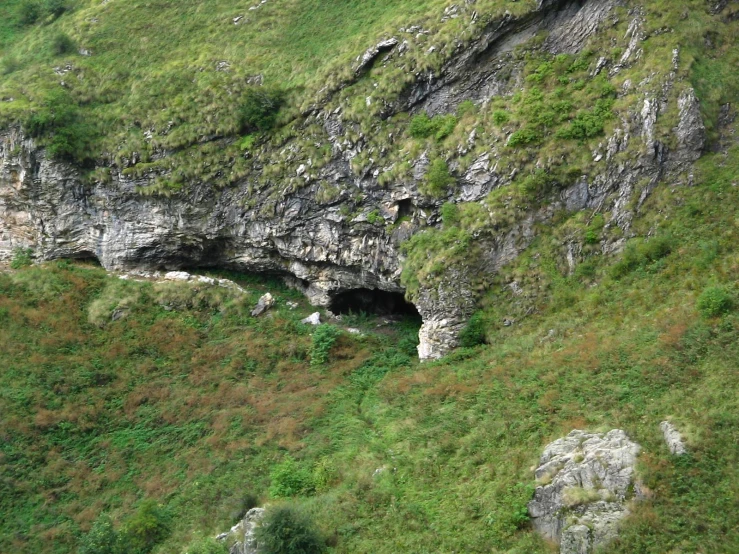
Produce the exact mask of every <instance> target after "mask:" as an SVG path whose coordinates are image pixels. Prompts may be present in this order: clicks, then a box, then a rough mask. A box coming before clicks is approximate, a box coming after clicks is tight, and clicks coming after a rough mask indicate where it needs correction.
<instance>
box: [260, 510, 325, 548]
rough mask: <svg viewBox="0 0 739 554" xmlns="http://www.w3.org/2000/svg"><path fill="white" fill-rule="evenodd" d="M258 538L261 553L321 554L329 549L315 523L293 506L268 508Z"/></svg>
mask: <svg viewBox="0 0 739 554" xmlns="http://www.w3.org/2000/svg"><path fill="white" fill-rule="evenodd" d="M255 538H256V540H257V544H258V545H259V552H260V553H261V554H321V553H322V552H324V551H325V550H326V545H325V541H324V540H323V539H322V538H321V535H320V533H319V532H318V530H317V529H316V527H315V525H314V524H313V522H312V521H311V520H310V519H308V517H307V516H305V515H304V514H302V513H300V512H298V511H297V510H296V509H295V508H292V507H289V506H277V507H274V508H270V509H268V510H267V512H266V513H265V515H264V519H263V520H262V523H261V524H260V525H259V526H258V527H257V528H256V530H255Z"/></svg>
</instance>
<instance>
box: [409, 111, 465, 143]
mask: <svg viewBox="0 0 739 554" xmlns="http://www.w3.org/2000/svg"><path fill="white" fill-rule="evenodd" d="M456 126H457V118H456V117H455V116H454V115H439V116H435V117H433V118H431V117H429V116H428V114H426V113H422V114H419V115H417V116H415V117H414V118H413V119H411V124H410V127H409V128H408V132H409V133H410V135H411V136H412V137H413V138H416V139H425V138H429V137H432V136H433V137H434V138H435V139H436V140H443V139H445V138H446V137H448V136H449V135H451V134H452V132H453V131H454V128H455V127H456Z"/></svg>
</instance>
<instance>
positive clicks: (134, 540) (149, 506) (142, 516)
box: [122, 500, 171, 554]
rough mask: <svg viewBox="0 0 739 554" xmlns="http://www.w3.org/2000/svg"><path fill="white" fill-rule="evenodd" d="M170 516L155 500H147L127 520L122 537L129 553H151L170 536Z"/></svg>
mask: <svg viewBox="0 0 739 554" xmlns="http://www.w3.org/2000/svg"><path fill="white" fill-rule="evenodd" d="M170 531H171V522H170V516H169V514H168V513H167V511H166V510H165V509H164V508H163V507H161V506H159V505H158V504H157V503H156V502H155V501H154V500H145V501H144V502H142V503H141V505H140V506H139V509H138V510H137V511H136V514H134V516H133V517H132V518H131V519H130V520H128V521H127V522H126V525H125V526H124V528H123V532H122V537H123V540H124V542H125V543H126V552H127V553H129V554H149V552H151V551H152V550H154V547H155V546H156V545H158V544H159V543H160V542H162V541H163V540H164V539H166V538H167V537H168V536H169V533H170Z"/></svg>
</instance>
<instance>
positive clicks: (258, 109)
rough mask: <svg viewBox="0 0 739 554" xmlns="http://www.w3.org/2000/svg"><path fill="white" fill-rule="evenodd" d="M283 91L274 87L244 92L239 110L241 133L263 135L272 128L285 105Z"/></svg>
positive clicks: (257, 88)
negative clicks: (258, 133)
mask: <svg viewBox="0 0 739 554" xmlns="http://www.w3.org/2000/svg"><path fill="white" fill-rule="evenodd" d="M285 99H286V95H285V91H283V90H282V89H279V88H275V87H251V88H248V89H247V90H246V92H244V96H243V98H242V100H241V107H240V108H239V125H240V127H241V132H242V133H254V132H260V133H265V132H267V131H270V130H272V129H273V128H274V126H275V124H276V123H277V115H278V114H279V112H280V109H281V108H282V106H283V105H284V104H285Z"/></svg>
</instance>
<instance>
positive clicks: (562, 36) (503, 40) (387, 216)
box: [0, 0, 705, 359]
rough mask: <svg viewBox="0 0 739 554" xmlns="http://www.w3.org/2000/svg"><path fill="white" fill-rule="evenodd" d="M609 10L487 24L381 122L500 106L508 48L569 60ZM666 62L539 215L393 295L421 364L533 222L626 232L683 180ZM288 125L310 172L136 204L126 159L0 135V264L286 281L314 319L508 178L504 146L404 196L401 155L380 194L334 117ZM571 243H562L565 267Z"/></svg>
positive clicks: (549, 1) (689, 92)
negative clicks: (657, 196)
mask: <svg viewBox="0 0 739 554" xmlns="http://www.w3.org/2000/svg"><path fill="white" fill-rule="evenodd" d="M468 4H470V2H468ZM620 5H621V2H619V1H617V0H603V1H598V0H588V1H585V2H578V1H555V0H541V1H540V2H539V3H538V7H537V9H536V10H535V11H533V12H532V13H530V14H528V15H526V16H522V17H518V18H516V17H512V16H505V17H503V18H501V19H498V20H496V21H493V22H490V23H489V24H488V25H486V27H485V29H484V32H483V33H482V34H480V35H479V36H478V37H476V38H475V39H474V40H471V41H470V42H469V43H467V44H465V45H460V47H459V50H458V51H457V52H456V53H455V54H454V55H453V56H451V57H450V58H449V60H448V61H447V62H446V63H445V64H444V65H443V67H442V69H441V71H438V72H419V73H418V74H417V75H415V80H414V83H413V85H412V86H410V87H406V88H405V89H404V90H403V91H402V92H401V93H400V94H399V95H398V96H397V98H396V100H395V101H394V102H391V103H388V104H387V105H386V106H384V107H383V113H382V117H383V118H389V117H390V116H392V115H394V114H398V113H402V112H410V113H412V114H416V113H420V112H422V111H425V112H427V113H428V114H429V115H432V116H433V115H436V114H443V113H449V112H452V111H454V110H455V109H456V108H457V107H458V106H459V105H460V104H461V103H462V102H464V101H472V102H473V103H475V104H477V105H485V104H486V103H487V102H489V101H490V100H491V99H493V98H495V97H500V96H510V95H511V94H513V93H514V92H515V91H516V89H517V87H518V86H520V84H521V75H522V71H523V68H522V64H521V63H520V61H518V59H517V58H515V56H513V52H514V51H515V49H516V48H517V47H518V46H519V45H522V44H525V43H527V41H530V40H531V39H532V37H535V36H545V39H544V40H543V41H542V42H541V44H540V45H539V46H538V48H540V49H542V50H543V51H544V52H546V53H549V54H551V55H557V54H577V53H579V52H580V51H581V50H582V49H583V48H585V46H586V45H587V44H588V41H589V40H591V39H592V37H594V36H596V35H597V34H598V33H599V32H600V31H601V30H602V29H604V28H610V27H612V26H614V25H615V24H616V23H617V22H618V17H617V16H616V14H615V10H616V8H617V7H619V6H620ZM470 17H472V16H470ZM628 17H629V26H628V32H627V34H626V35H625V36H623V37H621V39H620V40H621V41H622V42H623V44H624V49H623V54H622V56H621V57H620V59H619V61H618V63H612V62H608V61H607V60H605V58H602V59H599V60H598V61H597V63H596V64H594V65H593V67H592V68H591V71H592V72H593V74H596V75H597V74H598V73H601V72H603V74H604V75H605V74H608V75H610V76H616V75H618V73H619V72H620V71H621V70H623V69H624V68H627V67H629V66H630V65H631V64H633V63H635V62H636V61H637V60H638V59H639V58H640V48H641V46H640V44H641V41H642V40H644V38H645V34H644V31H643V25H644V20H643V17H642V15H641V13H640V12H639V10H638V9H632V10H631V11H630V12H629V15H628ZM402 55H403V43H402V42H401V40H399V39H384V40H383V41H381V42H379V43H378V46H377V47H376V48H375V49H372V50H371V51H368V53H367V54H365V56H364V58H362V59H360V61H359V65H358V66H357V75H360V74H361V73H362V71H363V69H364V67H365V66H367V65H368V64H372V63H376V62H379V63H385V64H391V63H392V62H393V59H394V58H397V57H400V56H402ZM672 56H673V59H672V60H666V63H667V65H669V64H670V63H672V64H673V65H675V68H674V70H673V71H672V72H670V73H668V74H666V75H661V76H655V75H652V74H650V73H648V72H645V73H644V74H643V75H642V77H643V80H642V82H633V81H632V80H627V81H626V82H625V83H624V84H623V86H622V88H621V90H619V91H618V94H619V95H621V96H625V95H630V97H632V98H638V100H637V101H633V102H632V103H631V106H630V107H628V108H626V109H624V110H623V111H622V112H620V113H619V121H618V122H617V124H616V125H615V127H614V129H613V130H612V132H610V134H609V135H607V136H604V137H603V138H602V140H601V142H600V144H599V145H598V148H597V149H596V150H595V151H593V152H592V167H591V168H589V169H588V171H583V174H582V176H580V177H578V178H576V179H574V180H573V182H570V183H567V184H566V186H564V187H563V188H562V189H561V190H558V191H557V192H556V193H553V194H552V196H551V198H550V199H549V201H548V202H546V203H545V204H543V205H542V204H539V205H532V206H531V207H530V208H529V209H528V210H526V211H525V215H522V216H521V217H517V218H516V220H515V221H513V222H511V223H510V224H508V225H506V226H504V227H501V228H497V229H492V228H491V229H489V230H488V231H487V232H485V233H481V234H479V235H478V236H476V237H475V240H476V250H475V252H476V253H477V254H479V255H476V256H475V258H474V259H468V260H465V261H464V262H463V263H451V262H450V263H449V265H448V267H447V268H446V269H445V271H444V272H443V274H442V275H440V276H439V277H438V279H436V280H434V281H433V282H424V283H421V285H420V287H419V289H418V290H417V291H414V292H413V294H412V295H411V298H410V299H411V301H412V302H413V303H414V304H415V305H416V306H417V308H418V311H419V313H420V314H421V316H422V317H423V327H422V329H421V332H420V338H421V344H420V346H419V354H420V357H421V358H423V359H432V358H438V357H440V356H442V355H443V354H445V353H446V352H448V351H449V349H451V348H454V347H455V346H456V345H457V337H458V335H459V332H460V331H461V329H462V328H463V327H464V325H465V323H466V321H467V319H468V318H469V316H470V314H471V313H472V311H473V310H474V306H475V300H476V297H475V292H474V291H475V287H474V285H473V281H474V280H475V279H474V278H473V276H474V275H476V274H480V273H488V274H492V273H494V272H496V271H497V270H498V269H499V268H500V267H501V266H502V265H503V264H505V263H507V262H509V261H511V260H512V259H514V258H515V257H516V256H518V255H519V254H520V252H521V251H522V250H524V249H525V248H526V247H527V246H528V245H529V244H530V242H531V240H532V239H533V237H534V235H535V228H536V226H537V225H538V224H541V223H546V222H548V221H549V220H550V219H551V218H552V217H553V215H554V214H555V213H556V212H557V211H558V210H563V209H564V210H570V211H573V210H588V211H589V212H592V213H607V214H608V218H607V225H609V226H613V227H618V228H620V229H621V230H622V231H623V232H624V233H623V236H628V234H629V227H630V221H631V217H632V214H633V211H634V210H636V209H638V208H639V207H640V206H641V204H642V203H643V202H644V200H645V198H646V197H647V195H648V194H649V192H650V191H651V190H652V189H653V188H654V187H655V186H656V185H657V183H658V182H660V180H662V179H664V178H665V177H666V176H670V178H673V177H674V176H677V175H681V174H685V172H688V173H689V169H690V164H691V163H692V162H693V161H695V160H696V159H697V158H698V157H699V156H700V153H701V151H702V149H703V148H704V143H705V129H704V126H703V122H702V118H701V112H700V109H699V104H698V100H697V98H696V95H695V92H694V91H693V89H692V88H691V87H690V86H689V85H688V84H687V83H686V82H685V81H683V80H682V78H681V77H680V76H679V75H678V73H677V66H676V64H677V60H678V58H679V50H678V49H677V46H676V49H675V51H674V52H673V54H672ZM380 58H381V59H380ZM645 71H646V70H645ZM368 102H369V100H368ZM672 112H675V113H677V114H678V115H677V119H676V125H675V126H674V127H673V131H672V137H671V139H670V140H669V141H666V140H665V139H664V137H662V136H660V135H659V134H658V133H657V132H656V130H655V129H656V127H657V126H658V125H659V122H660V121H661V118H663V117H664V114H668V113H672ZM302 117H303V124H304V126H305V127H308V126H309V125H314V126H315V125H316V124H317V125H319V126H320V128H321V129H322V131H321V132H322V133H323V135H324V136H325V139H326V142H327V144H329V145H330V151H331V154H330V156H329V157H328V159H327V160H326V163H324V164H322V165H320V166H316V167H313V165H312V163H311V162H312V161H311V160H304V161H302V160H298V161H297V162H296V165H297V168H296V169H293V170H291V171H292V172H293V173H292V175H291V177H290V179H291V180H295V179H297V180H298V181H300V182H301V183H302V186H301V187H300V188H297V189H295V188H294V187H292V188H291V187H289V186H288V185H287V182H285V183H283V182H282V181H280V180H279V179H278V180H275V182H273V184H272V187H270V188H267V189H259V188H255V187H254V186H253V181H252V180H251V179H248V178H246V179H243V180H242V181H240V182H237V183H235V184H234V185H233V186H231V187H228V188H220V189H217V188H214V187H213V186H211V184H210V183H208V182H193V183H191V184H190V186H188V187H187V188H185V189H183V190H181V191H179V192H177V193H174V194H171V195H156V194H146V191H147V189H149V188H150V187H152V185H153V183H154V181H155V179H156V178H159V177H161V174H159V173H155V172H146V171H141V172H131V171H126V170H127V169H130V168H132V167H136V160H135V159H131V160H124V161H122V162H120V163H116V162H113V161H107V162H105V161H103V160H101V161H100V162H99V163H98V167H101V168H104V169H105V171H106V172H108V173H107V175H108V177H107V178H105V179H102V178H91V177H90V176H89V175H84V174H83V171H82V169H80V168H77V167H74V166H73V165H71V164H68V163H65V162H61V161H57V160H54V159H52V158H51V157H50V156H48V155H47V154H46V153H45V151H44V150H43V149H42V148H39V147H38V146H37V145H36V144H35V142H34V141H33V140H32V139H30V138H29V137H28V136H27V135H26V134H24V132H23V131H22V130H21V129H20V128H17V127H16V128H10V129H6V130H5V131H3V132H2V133H0V260H7V259H9V258H10V257H11V256H12V253H13V251H14V249H16V248H21V247H24V248H25V247H30V248H32V249H33V250H34V251H35V254H36V256H37V257H38V258H39V259H54V258H64V257H70V258H96V259H97V260H99V261H100V263H101V264H102V265H103V266H105V267H106V268H110V269H131V268H146V269H170V270H174V269H180V268H188V267H228V268H234V269H240V270H246V271H259V272H271V273H276V274H280V275H283V276H285V277H286V278H288V279H289V281H290V282H291V283H292V284H293V285H294V286H296V287H298V288H300V289H301V290H302V291H304V293H305V294H306V295H307V296H308V297H309V298H310V300H311V302H312V303H313V304H315V305H318V306H327V307H328V306H331V303H332V301H333V299H335V298H336V297H337V295H339V294H341V293H343V292H345V291H350V290H354V289H377V290H382V291H389V292H395V293H403V292H405V287H404V286H403V285H402V284H401V279H400V278H401V272H402V267H403V263H404V255H403V252H402V250H401V243H403V242H404V241H405V240H406V239H407V238H408V237H410V236H411V235H413V234H414V233H416V232H418V231H419V230H421V229H423V228H429V227H430V228H433V227H438V226H439V225H440V224H441V223H440V216H439V213H440V209H441V206H442V204H444V203H445V202H454V203H475V202H481V201H483V199H484V198H485V197H486V196H487V195H488V194H489V193H490V192H491V191H493V190H497V189H500V188H502V187H506V186H508V185H509V184H511V182H513V181H514V179H515V177H516V173H517V169H516V167H515V166H514V167H511V166H510V165H509V166H508V167H499V165H498V164H497V163H496V160H497V159H498V158H499V156H500V152H501V150H502V149H503V148H505V145H504V144H498V145H491V147H490V148H489V149H487V151H485V152H484V153H482V154H480V155H479V156H477V157H476V159H475V160H474V163H472V164H471V165H470V166H469V167H468V168H466V169H464V170H461V169H460V168H458V165H456V162H455V160H454V159H451V160H450V166H449V167H450V169H451V171H452V175H453V177H454V178H455V181H456V186H454V187H452V188H451V190H450V191H449V193H448V194H446V195H445V196H444V197H442V198H438V197H430V196H429V195H427V194H424V193H423V192H422V191H421V190H422V188H423V187H422V183H423V181H424V178H425V176H426V173H427V171H428V166H429V160H428V158H427V157H426V155H425V153H421V154H420V155H418V156H417V157H416V158H415V159H414V160H413V162H412V171H411V172H410V173H411V175H410V176H409V177H402V178H398V179H397V180H393V181H391V182H390V183H384V182H383V183H381V182H380V177H381V174H382V172H383V170H384V168H385V166H386V165H387V164H386V163H385V161H384V160H385V157H387V152H382V151H372V150H370V151H369V152H370V156H371V158H370V161H369V165H368V169H365V170H364V171H362V172H361V173H360V174H357V172H356V171H353V170H352V167H351V164H352V161H353V160H354V159H355V158H356V157H357V156H360V155H361V154H362V153H363V152H365V153H366V152H367V148H368V144H369V143H370V142H371V137H368V136H366V135H363V134H362V133H359V136H356V135H357V129H356V126H355V125H353V124H352V123H351V122H350V121H348V120H347V119H345V118H344V117H343V112H342V110H341V109H340V108H339V109H330V110H329V109H328V108H324V107H322V106H320V105H317V106H314V107H313V108H311V109H310V110H308V111H306V112H305V113H304V114H303V116H302ZM218 140H223V139H218ZM474 143H475V136H470V137H469V139H468V144H467V145H465V144H461V145H460V146H459V152H460V155H463V154H467V152H468V150H469V151H472V146H471V145H473V144H474ZM580 147H581V148H582V146H580ZM289 148H290V144H289V142H288V143H287V144H280V145H274V149H273V151H274V155H275V156H277V152H278V150H279V149H282V150H284V149H289ZM168 155H170V153H168V152H160V153H159V154H158V156H159V157H160V158H165V157H167V156H168ZM298 162H300V163H298ZM269 163H270V161H269V157H267V158H266V159H262V160H255V161H254V164H253V171H255V172H257V173H258V172H260V171H263V170H264V168H265V165H268V164H269ZM327 189H328V190H330V192H331V193H330V194H327V192H326V191H327ZM275 191H277V192H278V194H276V193H275ZM619 246H620V242H619V241H610V242H608V241H606V242H604V243H603V244H602V245H601V248H602V250H603V252H604V253H608V252H613V251H615V250H618V248H619ZM577 247H578V246H577V245H576V244H573V245H571V250H572V251H573V252H574V254H573V255H576V251H577Z"/></svg>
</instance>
